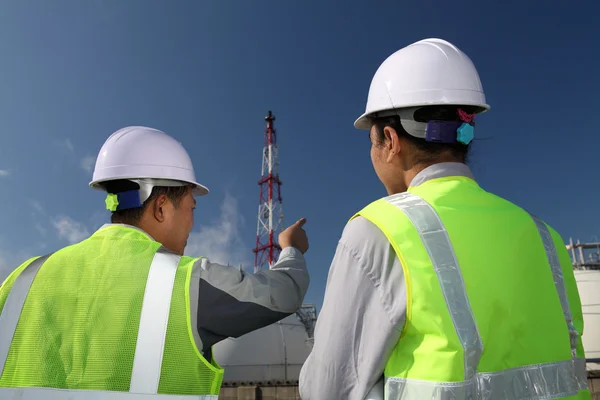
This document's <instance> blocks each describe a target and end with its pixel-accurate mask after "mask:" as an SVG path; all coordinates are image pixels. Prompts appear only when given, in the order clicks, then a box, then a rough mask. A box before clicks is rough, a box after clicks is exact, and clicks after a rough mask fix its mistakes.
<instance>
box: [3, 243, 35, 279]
mask: <svg viewBox="0 0 600 400" xmlns="http://www.w3.org/2000/svg"><path fill="white" fill-rule="evenodd" d="M6 248H7V246H3V247H2V249H0V285H2V283H3V282H4V280H5V279H6V278H7V277H8V275H10V273H11V272H13V271H14V270H15V269H16V268H17V267H18V266H19V265H21V264H22V263H24V262H25V261H27V260H29V259H30V258H31V257H33V256H34V255H39V254H33V253H31V252H29V251H26V250H20V251H12V250H11V251H8V250H6Z"/></svg>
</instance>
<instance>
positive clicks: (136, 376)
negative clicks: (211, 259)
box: [0, 248, 216, 399]
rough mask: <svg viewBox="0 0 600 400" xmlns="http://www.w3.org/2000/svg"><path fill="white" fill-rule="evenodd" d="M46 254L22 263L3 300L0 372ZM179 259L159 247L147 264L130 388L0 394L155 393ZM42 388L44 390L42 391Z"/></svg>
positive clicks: (0, 391) (26, 390)
mask: <svg viewBox="0 0 600 400" xmlns="http://www.w3.org/2000/svg"><path fill="white" fill-rule="evenodd" d="M47 258H48V256H45V257H41V258H38V259H36V260H34V261H33V262H31V263H30V264H29V265H28V266H27V267H25V269H24V270H23V271H22V272H21V274H20V275H19V276H18V277H17V278H16V279H15V283H14V285H13V287H12V289H11V291H10V293H9V295H8V297H7V300H6V304H5V306H4V309H3V311H2V314H1V315H0V376H1V372H2V369H3V367H4V365H5V363H6V359H7V357H8V352H9V349H10V345H11V342H12V338H13V335H14V332H15V330H16V328H17V324H18V322H19V317H20V315H21V310H22V309H23V305H24V304H25V300H26V298H27V294H28V292H29V289H30V287H31V284H32V283H33V280H34V278H35V275H36V274H37V271H38V270H39V269H40V267H41V266H42V264H43V263H44V262H45V261H46V259H47ZM180 259H181V256H179V255H177V254H173V253H171V252H169V251H167V250H165V249H163V248H160V249H159V250H158V251H157V252H156V253H155V255H154V258H153V260H152V264H151V265H150V270H149V272H148V279H147V281H146V288H145V291H144V298H143V301H142V309H141V314H140V325H139V329H138V336H137V342H136V348H135V355H134V359H133V370H132V374H131V382H130V389H129V392H107V391H93V390H81V391H78V390H73V391H71V390H66V389H50V388H14V389H12V388H11V389H0V397H1V398H5V397H4V395H5V394H11V395H12V396H13V397H15V398H19V399H29V398H31V399H34V398H36V399H37V398H40V397H36V396H44V397H46V398H48V399H53V398H56V399H58V398H64V396H65V395H66V394H68V396H69V398H70V399H71V398H72V399H75V398H79V395H77V393H81V396H82V398H83V397H85V398H86V399H89V398H96V397H90V396H97V398H98V399H100V398H103V399H104V398H106V399H113V398H114V399H119V398H122V397H124V396H127V397H128V398H129V397H130V395H131V394H133V395H134V398H136V397H141V396H146V395H154V396H156V394H157V392H158V385H159V381H160V371H161V366H162V358H163V352H164V347H165V339H166V335H167V323H168V320H169V312H170V306H171V297H172V293H173V286H174V284H175V274H176V272H177V266H178V265H179V260H180ZM42 392H44V393H43V394H42ZM46 392H47V393H46ZM61 396H62V397H61ZM162 397H165V398H172V397H173V398H179V397H180V398H185V399H212V398H216V397H215V396H179V397H178V396H171V395H161V396H159V398H162ZM9 398H10V397H9ZM155 398H156V397H155Z"/></svg>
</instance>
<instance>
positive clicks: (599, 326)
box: [567, 239, 600, 400]
mask: <svg viewBox="0 0 600 400" xmlns="http://www.w3.org/2000/svg"><path fill="white" fill-rule="evenodd" d="M567 250H569V252H570V253H571V261H572V263H573V269H574V270H575V271H574V272H575V280H576V281H577V287H578V288H579V297H580V299H581V306H582V309H583V325H584V326H583V337H582V341H583V348H584V349H585V358H586V369H587V372H588V383H589V386H590V391H591V392H592V398H593V399H594V400H600V242H592V243H581V242H580V241H577V243H574V242H573V239H570V240H569V244H568V245H567Z"/></svg>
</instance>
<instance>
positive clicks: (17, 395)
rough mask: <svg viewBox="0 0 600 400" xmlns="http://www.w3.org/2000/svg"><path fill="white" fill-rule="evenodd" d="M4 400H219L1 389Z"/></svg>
mask: <svg viewBox="0 0 600 400" xmlns="http://www.w3.org/2000/svg"><path fill="white" fill-rule="evenodd" d="M0 399H2V400H12V399H14V400H17V399H18V400H40V399H43V400H67V399H68V400H218V399H219V396H216V395H204V396H201V395H189V394H187V395H186V394H152V395H149V394H145V393H131V392H114V391H108V390H67V389H53V388H37V387H32V388H0Z"/></svg>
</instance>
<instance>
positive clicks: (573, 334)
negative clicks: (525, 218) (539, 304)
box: [531, 215, 579, 359]
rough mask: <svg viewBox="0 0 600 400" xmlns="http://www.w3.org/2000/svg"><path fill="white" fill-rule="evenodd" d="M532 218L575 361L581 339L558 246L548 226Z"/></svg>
mask: <svg viewBox="0 0 600 400" xmlns="http://www.w3.org/2000/svg"><path fill="white" fill-rule="evenodd" d="M531 218H533V220H534V221H535V225H536V226H537V229H538V232H539V234H540V237H541V238H542V243H543V244H544V249H545V250H546V256H547V257H548V262H549V263H550V269H551V270H552V275H553V277H554V285H555V286H556V291H557V292H558V297H559V298H560V305H561V306H562V310H563V314H564V316H565V321H566V322H567V327H568V328H569V338H570V341H571V354H572V356H573V359H575V358H576V357H577V339H578V337H579V333H578V332H577V330H576V329H575V326H574V325H573V316H572V315H571V308H570V306H569V298H568V297H567V289H566V288H565V280H564V276H563V273H562V267H561V265H560V260H559V259H558V254H557V253H556V246H555V245H554V240H552V235H551V234H550V231H549V230H548V227H547V226H546V224H545V223H544V222H543V221H541V220H539V219H538V218H537V217H535V216H533V215H531Z"/></svg>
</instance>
